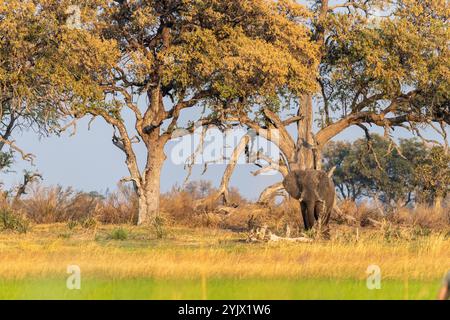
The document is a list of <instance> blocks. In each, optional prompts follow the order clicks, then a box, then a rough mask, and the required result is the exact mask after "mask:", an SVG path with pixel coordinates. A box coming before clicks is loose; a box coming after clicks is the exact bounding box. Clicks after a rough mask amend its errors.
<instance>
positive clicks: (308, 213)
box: [302, 201, 315, 230]
mask: <svg viewBox="0 0 450 320" xmlns="http://www.w3.org/2000/svg"><path fill="white" fill-rule="evenodd" d="M314 210H315V201H306V202H305V201H304V202H302V216H303V222H304V224H305V229H306V230H310V229H311V228H312V227H314V223H315V217H314Z"/></svg>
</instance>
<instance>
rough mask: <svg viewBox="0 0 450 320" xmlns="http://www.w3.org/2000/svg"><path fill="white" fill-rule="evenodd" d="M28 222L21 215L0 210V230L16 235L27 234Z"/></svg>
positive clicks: (7, 210)
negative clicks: (16, 233) (12, 232)
mask: <svg viewBox="0 0 450 320" xmlns="http://www.w3.org/2000/svg"><path fill="white" fill-rule="evenodd" d="M30 226H31V225H30V221H29V220H28V219H27V218H26V217H24V216H23V215H22V214H20V213H18V212H15V211H13V210H12V209H10V208H1V209H0V228H1V229H2V230H10V231H14V232H18V233H27V232H28V231H29V230H30Z"/></svg>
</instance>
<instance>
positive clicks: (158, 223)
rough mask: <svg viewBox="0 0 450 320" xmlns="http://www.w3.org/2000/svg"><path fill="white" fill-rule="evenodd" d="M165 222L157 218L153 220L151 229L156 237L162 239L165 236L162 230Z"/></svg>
mask: <svg viewBox="0 0 450 320" xmlns="http://www.w3.org/2000/svg"><path fill="white" fill-rule="evenodd" d="M164 224H165V220H164V218H162V217H160V216H158V217H155V219H153V222H152V227H153V230H154V231H155V234H156V237H157V238H158V239H162V238H164V237H165V236H166V230H165V228H164Z"/></svg>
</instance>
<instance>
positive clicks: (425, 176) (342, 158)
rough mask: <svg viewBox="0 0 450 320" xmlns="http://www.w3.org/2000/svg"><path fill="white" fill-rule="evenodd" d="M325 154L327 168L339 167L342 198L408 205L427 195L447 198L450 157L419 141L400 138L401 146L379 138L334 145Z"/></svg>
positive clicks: (338, 182) (338, 188) (336, 181)
mask: <svg viewBox="0 0 450 320" xmlns="http://www.w3.org/2000/svg"><path fill="white" fill-rule="evenodd" d="M323 155H324V160H325V163H326V165H325V166H326V169H328V170H329V169H331V168H332V167H333V166H336V171H335V174H334V181H335V184H336V187H337V190H338V193H339V195H340V196H341V197H342V198H349V199H352V200H354V201H355V200H359V199H361V198H363V197H373V196H378V198H379V199H380V200H381V201H383V202H384V203H385V204H387V205H392V206H396V205H407V204H410V203H411V202H412V201H414V200H416V201H417V200H420V198H423V196H422V195H423V194H424V193H425V194H429V195H431V196H432V198H434V197H435V196H436V195H439V196H445V195H446V193H447V192H448V188H449V185H450V182H449V181H450V180H449V164H450V161H449V159H450V157H449V156H448V155H447V156H445V154H444V151H443V149H442V148H438V147H433V148H427V147H426V146H424V144H423V143H421V142H419V141H418V140H416V139H401V140H400V143H399V145H398V147H394V145H393V143H392V142H391V141H389V140H386V139H385V138H383V137H381V136H379V135H372V136H371V140H370V141H369V142H368V141H367V140H366V139H358V140H356V141H355V142H353V143H349V142H331V143H329V145H328V146H327V147H326V148H325V150H324V154H323ZM418 198H419V199H418ZM431 202H432V201H431Z"/></svg>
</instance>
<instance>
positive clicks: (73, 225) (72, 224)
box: [67, 219, 79, 230]
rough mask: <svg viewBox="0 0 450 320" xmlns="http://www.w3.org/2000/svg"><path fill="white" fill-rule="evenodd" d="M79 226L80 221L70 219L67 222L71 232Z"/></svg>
mask: <svg viewBox="0 0 450 320" xmlns="http://www.w3.org/2000/svg"><path fill="white" fill-rule="evenodd" d="M78 224H79V223H78V221H76V220H71V219H70V220H69V221H67V228H68V229H69V230H73V229H75V228H76V227H77V226H78Z"/></svg>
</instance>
